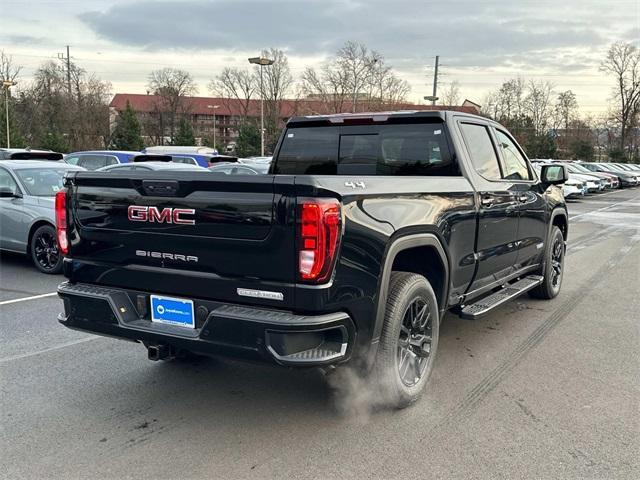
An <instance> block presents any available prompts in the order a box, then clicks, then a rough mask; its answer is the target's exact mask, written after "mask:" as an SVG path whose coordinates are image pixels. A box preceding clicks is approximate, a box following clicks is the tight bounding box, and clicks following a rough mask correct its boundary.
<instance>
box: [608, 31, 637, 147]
mask: <svg viewBox="0 0 640 480" xmlns="http://www.w3.org/2000/svg"><path fill="white" fill-rule="evenodd" d="M600 69H601V70H602V71H603V72H606V73H609V74H611V75H612V76H613V77H614V78H615V82H616V86H615V89H614V99H615V100H616V102H617V103H618V106H617V107H616V109H615V113H614V117H615V119H616V120H617V122H618V124H619V128H620V144H619V146H620V150H622V152H625V149H626V147H627V139H628V136H629V131H630V130H631V128H632V127H633V126H634V125H635V124H636V123H637V120H638V113H639V111H640V50H638V48H637V47H635V46H634V45H632V44H630V43H624V42H616V43H614V44H613V45H611V47H610V48H609V51H608V52H607V56H606V58H605V59H604V61H603V62H602V64H601V65H600ZM623 154H624V155H625V156H626V154H625V153H623Z"/></svg>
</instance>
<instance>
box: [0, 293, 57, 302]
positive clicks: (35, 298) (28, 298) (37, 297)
mask: <svg viewBox="0 0 640 480" xmlns="http://www.w3.org/2000/svg"><path fill="white" fill-rule="evenodd" d="M57 294H58V292H52V293H43V294H42V295H34V296H33V297H24V298H14V299H13V300H5V301H3V302H0V305H9V304H10V303H18V302H26V301H27V300H37V299H39V298H46V297H53V296H54V295H57Z"/></svg>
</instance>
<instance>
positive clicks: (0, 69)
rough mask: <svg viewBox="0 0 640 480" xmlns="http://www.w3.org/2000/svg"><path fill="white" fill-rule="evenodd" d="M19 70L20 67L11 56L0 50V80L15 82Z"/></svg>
mask: <svg viewBox="0 0 640 480" xmlns="http://www.w3.org/2000/svg"><path fill="white" fill-rule="evenodd" d="M21 71H22V67H21V66H20V65H16V64H15V63H13V57H12V56H11V55H7V54H6V53H5V52H4V50H0V81H2V82H15V80H16V78H18V75H20V72H21Z"/></svg>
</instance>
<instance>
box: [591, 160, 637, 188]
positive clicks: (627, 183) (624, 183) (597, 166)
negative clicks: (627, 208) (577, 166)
mask: <svg viewBox="0 0 640 480" xmlns="http://www.w3.org/2000/svg"><path fill="white" fill-rule="evenodd" d="M581 165H583V166H584V167H585V168H586V169H588V170H591V171H592V172H605V173H612V174H614V175H615V176H617V177H618V180H619V185H620V188H624V187H635V186H636V185H638V183H639V180H638V177H637V176H636V175H635V174H633V173H632V172H628V171H626V170H623V169H620V168H618V167H616V166H614V165H612V164H610V163H600V162H584V163H581Z"/></svg>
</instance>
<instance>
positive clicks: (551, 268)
mask: <svg viewBox="0 0 640 480" xmlns="http://www.w3.org/2000/svg"><path fill="white" fill-rule="evenodd" d="M564 256H565V245H564V236H563V235H562V231H560V229H559V228H558V227H556V226H553V227H552V229H551V239H550V242H549V244H548V246H547V250H546V252H545V269H544V278H543V280H542V283H541V284H540V285H538V286H537V287H536V288H534V289H533V290H531V291H530V292H529V295H530V296H532V297H533V298H540V299H543V300H550V299H552V298H555V297H556V296H557V295H558V293H560V287H561V285H562V277H563V275H564Z"/></svg>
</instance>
